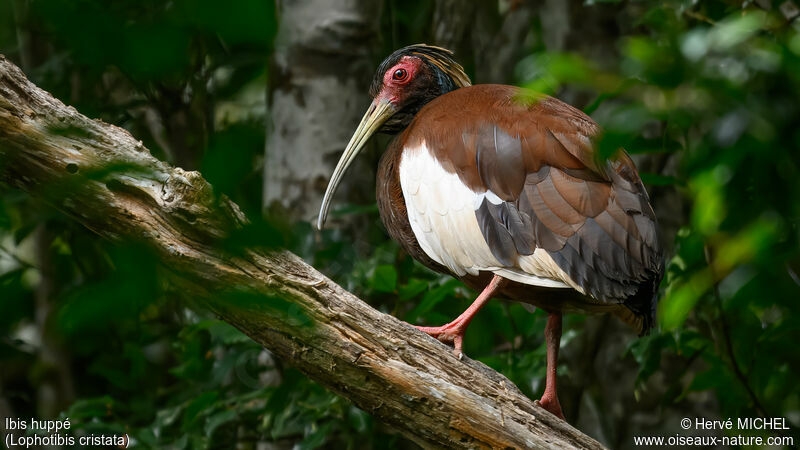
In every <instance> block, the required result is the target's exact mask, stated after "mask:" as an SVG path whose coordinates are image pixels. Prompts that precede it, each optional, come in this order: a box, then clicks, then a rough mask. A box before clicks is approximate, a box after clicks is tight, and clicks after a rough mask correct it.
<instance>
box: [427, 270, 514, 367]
mask: <svg viewBox="0 0 800 450" xmlns="http://www.w3.org/2000/svg"><path fill="white" fill-rule="evenodd" d="M505 282H506V279H505V278H503V277H501V276H500V275H495V276H493V277H492V280H491V281H489V285H487V286H486V288H484V289H483V292H481V293H480V295H478V298H476V299H475V301H474V302H472V304H471V305H470V306H469V308H467V310H466V311H464V312H463V313H461V315H460V316H458V318H456V320H454V321H452V322H450V323H448V324H447V325H442V326H440V327H417V329H419V330H420V331H422V332H424V333H427V334H429V335H431V336H433V337H435V338H436V339H438V340H440V341H442V342H444V343H446V344H451V343H452V344H453V347H454V348H453V353H455V354H456V356H458V357H459V358H460V357H461V356H462V353H461V344H462V343H463V341H464V333H465V332H466V331H467V326H469V323H470V322H471V321H472V318H473V317H475V314H476V313H477V312H478V310H480V309H481V308H482V307H483V305H485V304H486V302H488V301H489V300H491V299H492V297H494V295H495V294H496V293H497V291H498V289H500V288H501V287H503V285H504V284H505ZM415 326H416V325H415Z"/></svg>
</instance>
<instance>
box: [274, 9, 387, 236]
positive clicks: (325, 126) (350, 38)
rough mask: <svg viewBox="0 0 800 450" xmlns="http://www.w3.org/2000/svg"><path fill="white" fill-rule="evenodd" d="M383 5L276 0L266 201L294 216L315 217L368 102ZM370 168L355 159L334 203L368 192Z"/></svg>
mask: <svg viewBox="0 0 800 450" xmlns="http://www.w3.org/2000/svg"><path fill="white" fill-rule="evenodd" d="M381 3H382V2H379V1H375V0H292V1H279V2H278V8H279V10H280V11H279V12H280V14H279V17H280V24H279V33H278V36H277V39H276V42H275V53H274V56H273V58H272V64H271V67H270V86H269V88H268V89H269V99H268V114H267V115H268V117H267V143H266V148H265V164H264V196H263V198H264V200H263V201H264V206H266V207H270V206H272V205H273V204H274V203H278V204H280V205H281V206H282V207H283V208H284V210H285V212H286V213H288V214H290V215H292V216H293V217H292V218H293V219H302V220H309V221H310V220H312V219H314V218H315V217H316V216H317V212H318V208H319V205H320V203H321V201H322V195H323V193H324V192H325V186H326V185H327V181H328V176H329V175H330V173H331V172H333V167H334V166H335V165H336V161H337V160H338V159H339V155H340V154H341V152H342V150H344V148H345V146H346V145H347V141H348V140H349V139H350V135H351V134H352V132H353V131H354V130H355V129H356V126H357V125H358V121H359V120H360V119H361V116H362V115H363V114H364V111H366V109H367V106H369V101H370V99H369V96H368V95H367V89H366V86H368V85H369V81H370V79H371V77H372V74H373V71H374V69H375V68H374V67H373V63H372V61H371V58H370V56H371V55H372V52H373V51H374V49H375V46H376V43H377V42H378V24H379V19H380V9H381ZM374 175H375V172H374V169H372V168H370V167H368V164H367V160H366V159H362V160H357V161H356V162H355V166H354V167H353V168H352V169H351V170H350V172H349V174H348V176H347V178H346V180H345V182H344V183H343V184H342V187H341V189H340V190H339V192H340V195H339V196H338V201H339V202H342V201H345V200H346V199H349V201H350V202H354V201H360V202H365V201H372V199H367V198H363V197H362V198H358V196H359V195H363V193H364V192H367V193H369V192H370V190H371V189H365V186H372V180H374Z"/></svg>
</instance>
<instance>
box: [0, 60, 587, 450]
mask: <svg viewBox="0 0 800 450" xmlns="http://www.w3.org/2000/svg"><path fill="white" fill-rule="evenodd" d="M0 180H3V182H5V183H7V184H9V185H11V186H15V187H17V188H20V189H22V190H25V191H27V192H30V193H31V194H32V195H35V196H38V197H41V198H43V199H45V200H46V201H48V202H49V203H51V204H53V205H55V206H56V207H57V208H59V209H60V210H61V211H63V212H65V213H66V214H68V215H70V216H71V217H74V218H75V220H77V221H79V222H80V223H82V224H83V225H85V226H86V227H88V228H90V229H91V230H93V231H94V232H96V233H97V234H99V235H101V236H104V237H107V238H110V239H121V238H125V239H135V240H138V241H139V242H143V243H145V244H146V245H148V246H149V247H150V248H151V249H152V250H153V251H155V252H156V253H157V254H158V257H159V258H160V260H161V261H162V262H163V264H164V266H165V267H167V268H168V269H169V270H170V271H171V273H172V274H174V278H175V280H176V282H177V283H179V284H180V286H181V289H183V290H184V291H185V292H186V293H187V297H189V298H191V299H192V301H194V302H197V303H199V304H201V305H202V306H204V307H206V308H209V309H211V310H212V311H213V312H215V313H216V314H217V315H218V316H219V317H220V318H221V319H222V320H224V321H226V322H228V323H230V324H232V325H233V326H235V327H237V328H238V329H240V330H241V331H242V332H244V333H245V334H247V335H248V336H250V337H251V338H252V339H253V340H254V341H256V342H258V343H259V344H261V345H263V346H265V347H266V348H268V349H269V350H270V351H272V352H273V353H274V354H276V355H277V356H278V357H279V358H282V359H284V360H285V361H288V362H289V363H290V364H292V365H294V366H296V367H297V368H298V369H299V370H301V371H302V372H304V373H305V374H306V375H308V376H309V377H310V378H312V379H313V380H315V381H317V382H318V383H320V384H322V385H324V386H325V387H327V388H328V389H331V390H332V391H334V392H336V393H338V394H340V395H342V396H343V397H346V398H347V399H349V400H351V401H352V402H353V403H355V404H356V405H357V406H358V407H360V408H361V409H363V410H365V411H367V412H368V413H370V414H372V415H373V416H375V417H376V418H378V419H379V420H381V421H383V422H385V423H387V424H389V425H391V426H392V427H394V428H396V429H397V430H399V431H400V432H401V433H403V434H404V435H405V436H406V437H408V438H409V439H411V440H413V441H415V442H417V443H418V444H420V445H422V446H423V447H453V448H457V447H469V448H475V447H492V448H508V447H512V448H602V447H601V445H600V444H599V443H597V442H596V441H594V440H593V439H591V438H589V437H588V436H585V435H584V434H582V433H581V432H579V431H578V430H576V429H574V428H573V427H571V426H570V425H568V424H566V423H564V422H563V421H561V420H558V419H556V418H555V417H554V416H552V415H551V414H550V413H548V412H546V411H544V410H543V409H541V408H538V407H537V406H535V405H534V403H533V402H532V401H531V400H530V399H528V398H526V397H525V396H524V395H523V394H522V393H521V392H520V391H519V389H518V388H517V387H516V386H514V385H513V384H512V383H511V382H510V381H509V380H508V379H506V378H505V377H503V376H502V375H500V374H498V373H497V372H495V371H493V370H491V369H490V368H488V367H486V366H485V365H483V364H481V363H478V362H475V361H472V360H469V359H466V358H465V359H464V360H463V361H459V360H458V358H456V357H455V356H454V355H453V354H452V352H451V350H450V349H449V348H448V347H446V346H445V345H443V344H441V343H439V342H438V341H436V340H434V339H432V338H430V337H428V336H426V335H425V334H423V333H421V332H419V331H417V330H415V329H414V328H412V327H410V326H408V325H406V324H404V323H402V322H401V321H399V320H397V319H395V318H394V317H392V316H389V315H386V314H382V313H380V312H379V311H376V310H375V309H372V308H370V307H369V306H368V305H367V304H365V303H364V302H362V301H361V300H359V299H358V298H356V297H355V296H354V295H352V294H350V293H349V292H347V291H345V290H344V289H342V288H341V287H340V286H338V285H336V284H335V283H333V282H332V281H331V280H329V279H328V278H326V277H325V276H324V275H322V274H321V273H319V272H317V271H316V270H314V268H313V267H311V266H309V265H307V264H305V263H304V262H303V261H302V260H301V259H300V258H298V257H297V256H295V255H293V254H292V253H289V252H287V251H267V250H259V249H245V250H242V251H240V252H236V253H231V252H225V251H223V250H221V248H220V246H219V245H215V244H218V243H219V242H220V240H221V239H223V238H225V237H226V236H227V235H229V234H230V233H231V232H232V231H235V230H237V229H240V228H241V227H243V226H245V224H246V219H245V217H244V215H243V214H242V213H241V211H240V210H239V208H238V207H237V206H236V205H235V204H234V203H233V202H231V201H229V200H228V199H226V198H219V197H217V196H215V195H214V193H213V191H212V188H211V186H210V185H209V184H208V183H207V182H206V181H205V180H204V179H203V178H202V177H201V176H200V174H199V173H197V172H186V171H183V170H181V169H179V168H173V167H170V166H169V165H167V164H165V163H164V162H161V161H159V160H157V159H156V158H153V157H152V156H151V155H150V153H149V151H148V150H147V149H146V148H145V147H144V146H143V145H142V143H141V142H140V141H137V140H136V139H134V138H133V137H132V136H131V135H130V134H129V133H128V132H127V131H125V130H123V129H121V128H118V127H115V126H113V125H109V124H106V123H103V122H101V121H95V120H91V119H88V118H86V117H85V116H82V115H81V114H79V113H78V112H77V111H76V110H75V109H74V108H72V107H69V106H65V105H64V104H63V103H61V102H60V101H58V100H56V99H54V98H53V97H52V96H51V95H50V94H48V93H47V92H45V91H43V90H41V89H39V88H38V87H36V86H35V85H33V84H32V83H30V82H29V81H28V80H27V79H26V78H25V76H24V74H23V73H22V72H21V71H20V70H19V69H18V68H17V67H16V66H14V65H13V64H11V63H10V62H9V61H8V60H6V59H5V58H4V57H2V56H1V55H0Z"/></svg>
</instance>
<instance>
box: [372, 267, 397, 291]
mask: <svg viewBox="0 0 800 450" xmlns="http://www.w3.org/2000/svg"><path fill="white" fill-rule="evenodd" d="M372 288H373V289H375V290H376V291H378V292H394V291H395V289H396V288H397V269H395V268H394V266H391V265H388V264H383V265H380V266H378V267H376V268H375V275H374V276H373V277H372Z"/></svg>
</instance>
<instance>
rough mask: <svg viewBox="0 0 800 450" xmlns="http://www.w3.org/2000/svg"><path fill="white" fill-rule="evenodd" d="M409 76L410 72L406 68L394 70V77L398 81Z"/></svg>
mask: <svg viewBox="0 0 800 450" xmlns="http://www.w3.org/2000/svg"><path fill="white" fill-rule="evenodd" d="M407 77H408V72H406V69H397V70H395V71H394V74H393V75H392V78H393V79H394V80H396V81H403V80H405V79H406V78H407Z"/></svg>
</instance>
